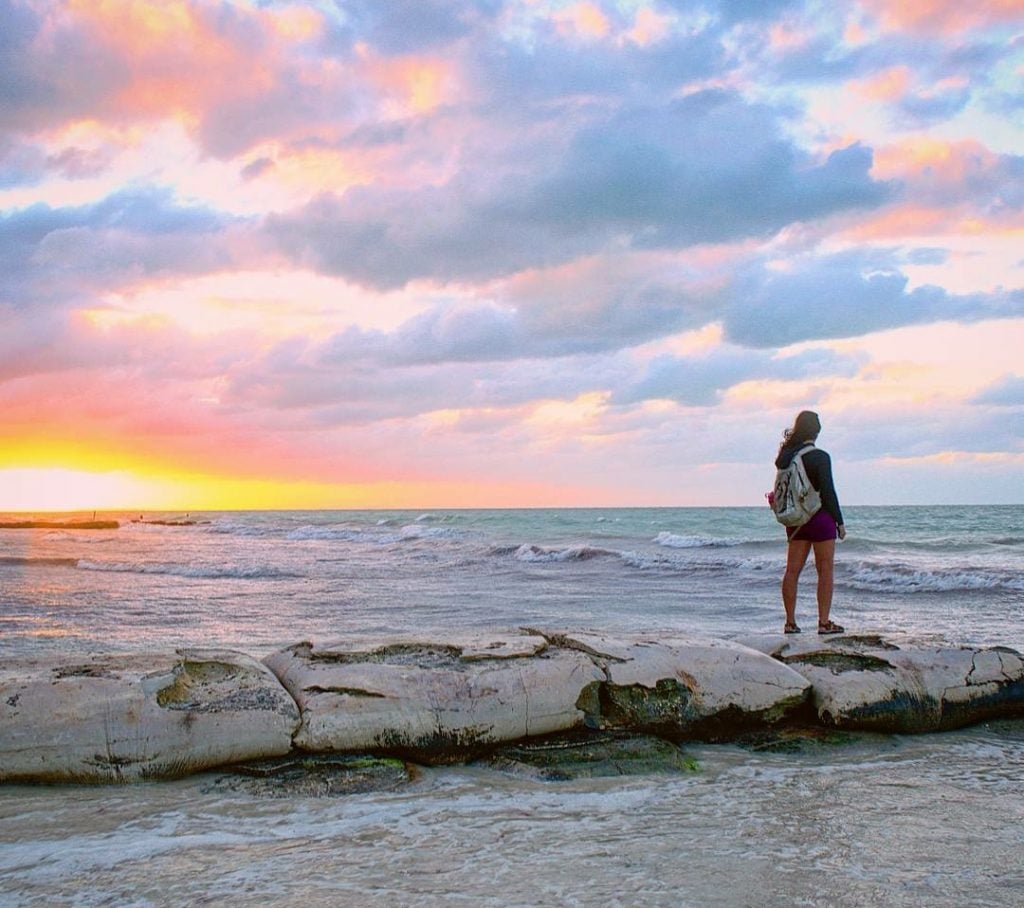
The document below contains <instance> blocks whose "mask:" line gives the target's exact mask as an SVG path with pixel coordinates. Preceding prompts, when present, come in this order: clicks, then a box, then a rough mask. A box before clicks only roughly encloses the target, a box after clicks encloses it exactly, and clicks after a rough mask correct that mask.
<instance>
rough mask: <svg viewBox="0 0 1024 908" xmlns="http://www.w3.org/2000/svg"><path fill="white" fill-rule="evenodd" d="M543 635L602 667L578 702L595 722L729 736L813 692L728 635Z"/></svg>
mask: <svg viewBox="0 0 1024 908" xmlns="http://www.w3.org/2000/svg"><path fill="white" fill-rule="evenodd" d="M538 633H544V634H545V635H546V637H547V639H549V640H550V641H551V642H552V643H555V644H558V645H560V646H563V647H566V648H569V649H576V650H579V651H580V652H583V653H586V654H588V655H589V656H590V657H591V658H592V659H593V660H594V662H595V664H597V665H599V666H600V667H601V669H602V671H603V672H604V675H605V677H604V679H603V680H602V682H600V683H599V684H597V685H594V686H591V687H590V688H589V689H588V690H587V691H585V692H584V693H583V695H582V696H581V700H580V705H581V708H582V709H584V710H585V711H586V713H587V719H588V724H589V725H590V726H592V727H595V728H621V729H630V730H633V731H645V732H649V733H652V734H657V735H661V736H665V737H670V738H675V739H686V738H692V737H704V738H709V739H716V738H722V737H724V738H728V737H733V736H735V735H736V734H737V733H738V732H739V731H741V730H743V729H745V728H749V727H761V726H766V725H767V726H770V725H774V724H776V723H780V722H784V721H786V720H787V719H788V718H789V717H790V716H792V715H794V714H796V713H798V712H800V711H801V710H802V709H803V707H804V705H805V703H806V702H807V698H808V696H809V695H810V683H809V682H808V681H807V680H806V679H805V678H804V677H802V676H801V675H800V674H799V673H797V672H795V671H793V670H792V669H790V668H788V667H786V666H785V665H782V664H780V663H779V661H778V660H775V659H772V658H768V657H766V656H765V655H764V654H762V653H760V652H758V651H756V650H753V649H749V648H747V647H745V646H741V645H739V644H735V643H731V642H729V641H725V640H710V639H701V638H695V637H684V636H678V637H670V638H669V637H659V638H655V637H632V638H630V637H626V638H623V637H618V636H611V635H604V634H593V633H573V632H557V631H540V632H538Z"/></svg>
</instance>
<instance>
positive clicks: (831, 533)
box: [786, 508, 838, 542]
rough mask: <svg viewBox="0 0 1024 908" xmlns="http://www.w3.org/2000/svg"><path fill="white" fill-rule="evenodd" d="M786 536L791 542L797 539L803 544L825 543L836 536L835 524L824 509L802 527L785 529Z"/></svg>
mask: <svg viewBox="0 0 1024 908" xmlns="http://www.w3.org/2000/svg"><path fill="white" fill-rule="evenodd" d="M786 535H787V536H788V537H789V539H790V541H791V542H792V541H793V540H794V539H799V540H801V541H803V542H827V541H828V540H829V539H835V538H836V536H837V535H838V532H837V531H836V522H835V519H834V518H833V517H832V515H831V514H829V513H828V511H826V510H825V509H824V508H822V509H821V510H820V511H818V513H817V514H815V515H814V516H813V517H812V518H811V519H810V520H808V521H807V523H805V524H804V525H803V526H802V527H786Z"/></svg>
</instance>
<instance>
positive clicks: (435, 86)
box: [357, 44, 459, 116]
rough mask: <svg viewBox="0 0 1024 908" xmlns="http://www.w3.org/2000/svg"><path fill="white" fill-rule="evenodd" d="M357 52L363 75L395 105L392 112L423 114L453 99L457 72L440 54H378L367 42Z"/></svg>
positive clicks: (393, 114)
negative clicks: (385, 55)
mask: <svg viewBox="0 0 1024 908" xmlns="http://www.w3.org/2000/svg"><path fill="white" fill-rule="evenodd" d="M357 53H358V54H359V57H360V59H361V60H362V61H363V68H364V75H365V76H366V78H367V79H368V80H369V82H370V83H371V84H373V85H375V86H376V87H377V89H378V90H379V91H381V92H382V94H383V95H384V98H385V100H386V102H390V105H391V106H392V107H393V108H394V109H393V110H391V111H388V112H389V113H390V114H391V115H392V116H401V115H404V114H408V113H413V114H425V113H430V111H432V110H435V109H436V108H438V107H440V106H441V105H442V104H445V103H447V102H449V101H453V100H455V98H456V96H457V92H458V85H459V80H458V74H457V72H456V69H455V66H454V64H453V63H452V62H451V61H449V60H445V59H442V58H441V57H425V56H413V55H410V56H406V57H380V56H377V55H376V54H375V53H374V52H373V51H372V50H371V48H370V47H369V46H368V45H365V44H361V45H359V46H358V47H357Z"/></svg>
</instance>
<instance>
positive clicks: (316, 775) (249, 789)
mask: <svg viewBox="0 0 1024 908" xmlns="http://www.w3.org/2000/svg"><path fill="white" fill-rule="evenodd" d="M415 777H416V770H415V767H413V766H410V765H409V764H408V763H406V762H404V761H403V760H398V759H395V758H391V757H375V756H372V755H362V754H359V755H353V754H306V753H294V754H292V755H291V756H288V757H281V758H278V759H276V760H261V761H258V762H254V763H244V764H240V765H238V766H233V767H231V771H230V772H227V773H224V774H223V775H221V776H218V777H217V778H216V779H215V780H213V781H212V782H211V783H210V784H209V785H207V786H205V787H204V791H207V792H209V791H219V792H234V793H240V794H245V795H249V796H251V797H256V798H293V797H300V798H328V797H341V796H344V795H353V794H365V793H366V792H371V791H392V790H394V789H396V788H401V787H402V786H403V785H407V784H409V782H411V781H413V779H415Z"/></svg>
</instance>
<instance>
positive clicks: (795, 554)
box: [782, 539, 812, 624]
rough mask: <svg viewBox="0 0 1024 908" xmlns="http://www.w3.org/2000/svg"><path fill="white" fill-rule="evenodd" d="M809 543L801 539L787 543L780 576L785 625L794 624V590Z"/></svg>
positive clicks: (808, 553) (805, 558) (809, 551)
mask: <svg viewBox="0 0 1024 908" xmlns="http://www.w3.org/2000/svg"><path fill="white" fill-rule="evenodd" d="M811 545H812V544H811V543H810V542H804V541H803V540H801V539H797V540H794V541H792V542H790V543H789V546H788V547H787V549H786V573H785V574H783V576H782V607H783V608H784V609H785V610H786V624H796V589H797V584H798V583H799V582H800V572H801V571H802V570H803V569H804V565H805V564H806V563H807V556H808V555H810V553H811Z"/></svg>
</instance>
